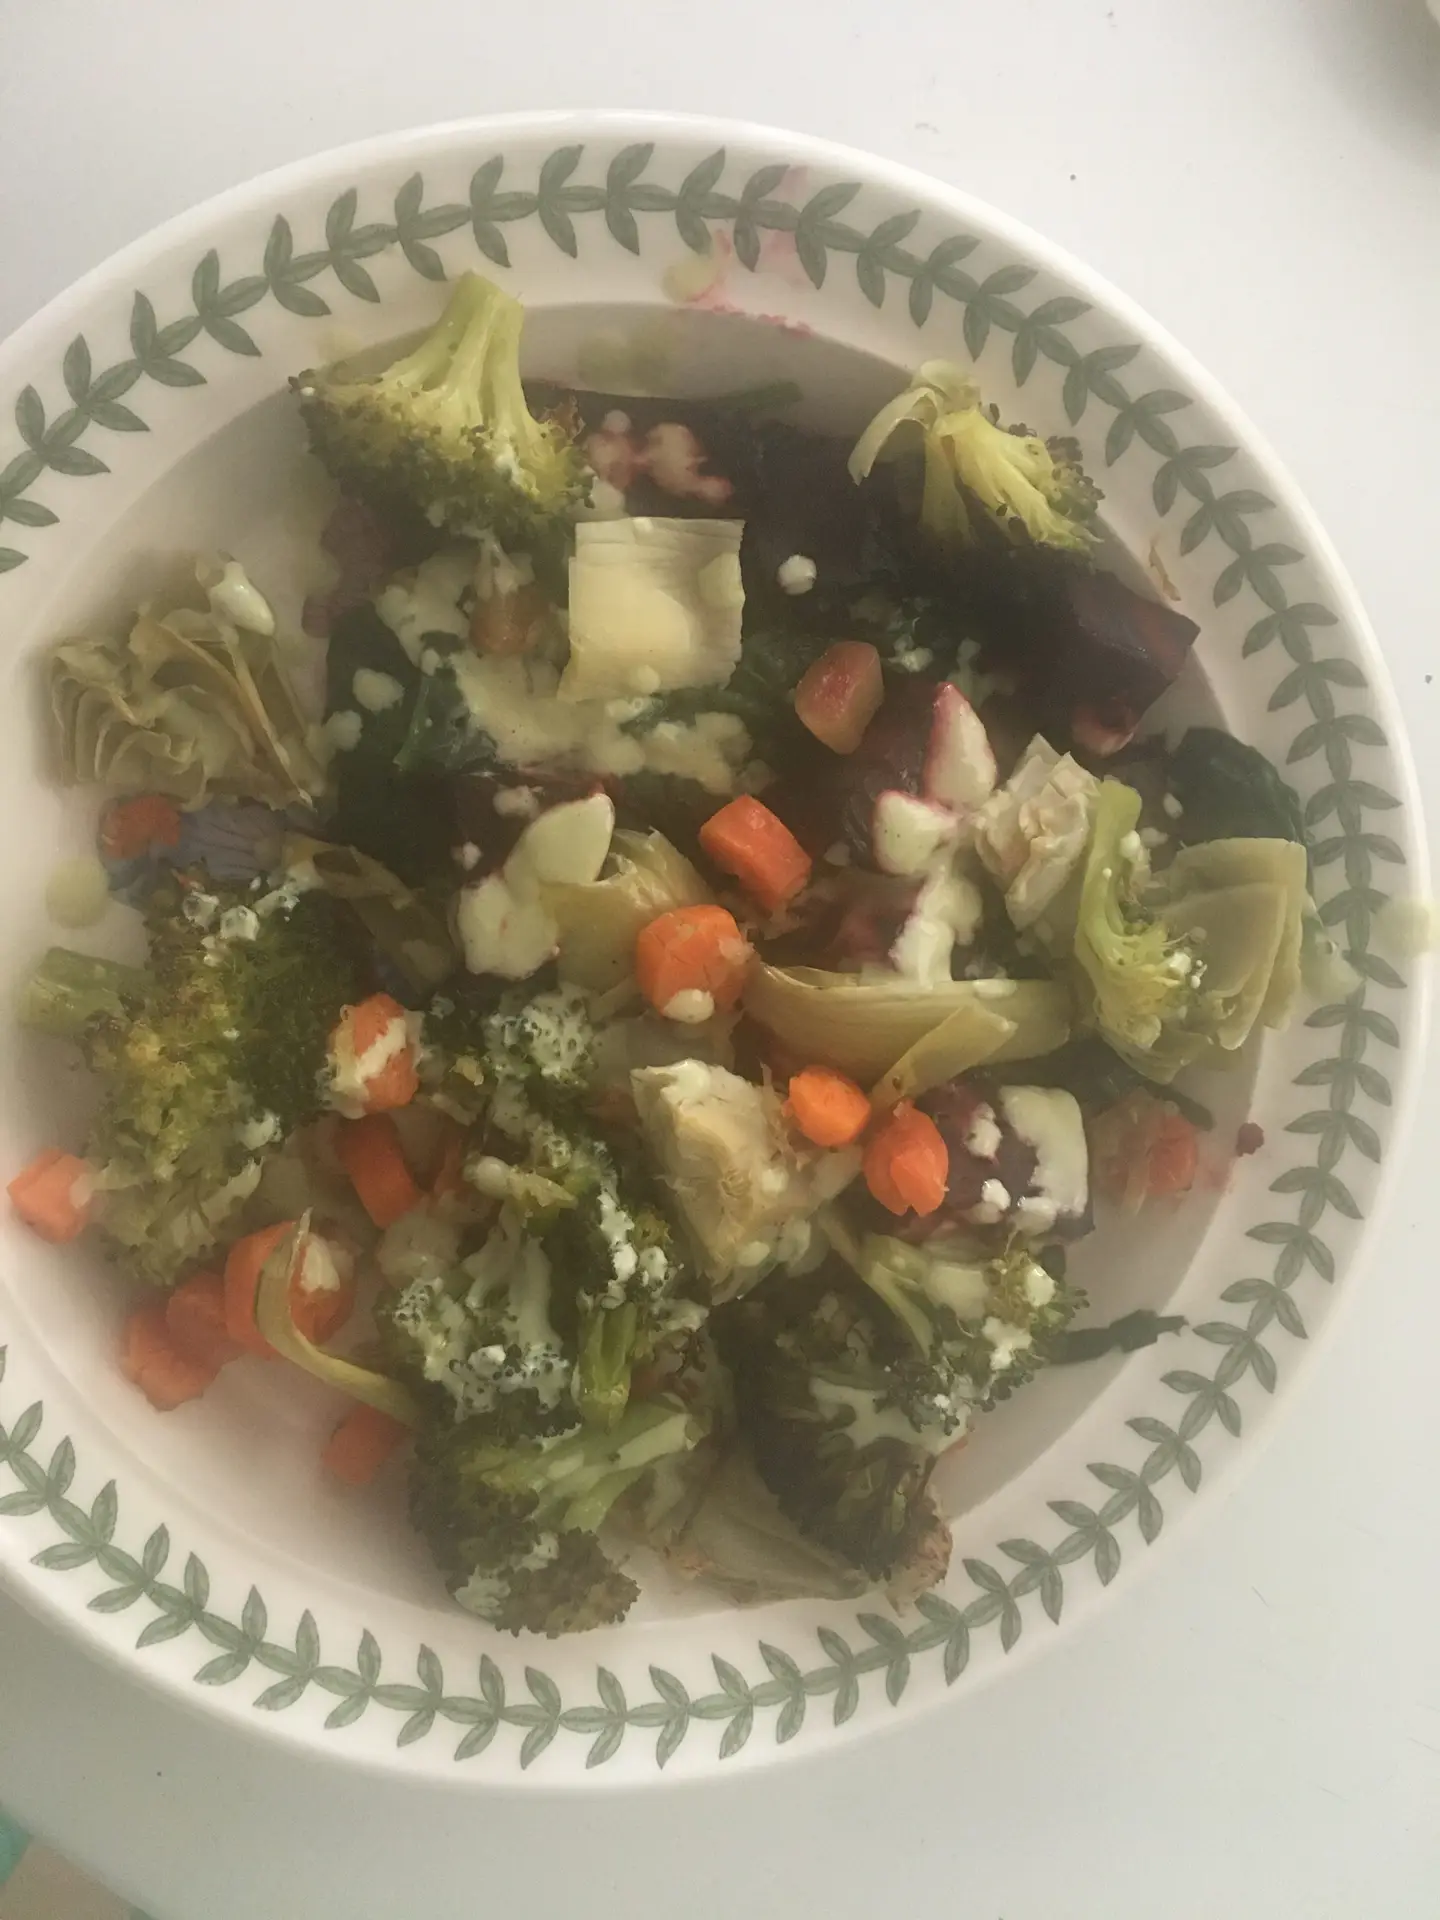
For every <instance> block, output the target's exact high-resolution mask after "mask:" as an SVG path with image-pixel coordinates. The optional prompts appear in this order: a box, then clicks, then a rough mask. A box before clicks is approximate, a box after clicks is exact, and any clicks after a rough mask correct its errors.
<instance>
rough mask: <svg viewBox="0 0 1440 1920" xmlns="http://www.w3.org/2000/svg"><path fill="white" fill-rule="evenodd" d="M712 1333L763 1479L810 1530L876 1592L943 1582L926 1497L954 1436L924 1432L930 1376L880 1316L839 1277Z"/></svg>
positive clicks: (777, 1290) (816, 1278)
mask: <svg viewBox="0 0 1440 1920" xmlns="http://www.w3.org/2000/svg"><path fill="white" fill-rule="evenodd" d="M712 1324H713V1326H714V1329H715V1335H716V1339H717V1341H718V1342H719V1345H720V1350H721V1352H722V1354H723V1355H724V1357H725V1358H726V1360H727V1361H728V1362H729V1365H730V1368H731V1371H732V1374H733V1376H734V1381H735V1395H736V1402H737V1405H738V1407H739V1413H740V1427H741V1431H742V1432H743V1433H744V1434H745V1435H746V1436H747V1438H748V1440H749V1443H750V1446H751V1449H752V1452H753V1455H754V1460H755V1464H756V1466H757V1468H758V1469H759V1472H760V1476H761V1478H762V1479H763V1480H764V1482H765V1484H766V1486H767V1487H769V1489H770V1491H771V1492H772V1493H773V1494H774V1495H775V1497H776V1499H777V1500H778V1501H779V1503H780V1506H781V1508H782V1510H783V1511H784V1512H785V1513H786V1514H787V1515H788V1516H789V1517H790V1519H791V1520H793V1521H794V1523H795V1524H796V1525H797V1526H798V1527H799V1528H800V1529H801V1531H802V1532H803V1533H805V1534H807V1535H808V1536H809V1537H810V1538H811V1539H814V1540H817V1541H819V1542H820V1543H821V1545H822V1546H825V1547H827V1548H829V1549H830V1550H831V1551H832V1552H834V1553H837V1554H839V1555H840V1556H841V1557H842V1558H843V1559H845V1560H846V1561H848V1562H849V1563H850V1565H852V1566H855V1567H858V1568H860V1569H861V1570H862V1571H863V1572H864V1573H866V1574H867V1575H868V1576H869V1577H870V1578H871V1579H872V1580H889V1579H892V1578H893V1577H894V1576H895V1575H896V1574H897V1572H900V1571H901V1570H902V1569H904V1568H906V1567H908V1566H911V1565H918V1564H921V1563H928V1564H932V1565H934V1566H935V1567H936V1568H937V1569H938V1571H939V1572H943V1570H944V1565H945V1562H946V1561H947V1560H948V1557H949V1554H948V1535H947V1533H946V1530H945V1527H944V1522H943V1521H942V1520H941V1519H940V1516H939V1514H938V1512H937V1511H936V1508H935V1505H934V1502H933V1501H932V1500H931V1498H930V1496H929V1493H928V1491H927V1488H928V1485H929V1481H930V1475H931V1472H932V1470H933V1468H934V1463H935V1459H936V1456H937V1454H938V1453H939V1452H940V1451H941V1449H942V1448H943V1447H944V1446H945V1445H946V1443H947V1441H948V1439H949V1437H950V1430H949V1429H948V1428H947V1426H946V1424H945V1421H944V1419H943V1418H938V1417H936V1416H935V1414H934V1413H933V1412H932V1413H931V1417H930V1419H929V1420H928V1421H927V1420H926V1418H925V1415H926V1411H927V1410H926V1408H925V1405H924V1402H925V1398H926V1395H927V1393H928V1391H929V1390H930V1379H929V1376H928V1371H927V1369H926V1368H925V1367H924V1365H923V1364H921V1363H920V1362H918V1361H917V1359H916V1358H915V1356H913V1355H912V1354H909V1353H907V1351H906V1343H905V1337H904V1334H903V1331H902V1330H901V1329H900V1328H899V1327H898V1325H897V1324H896V1323H895V1322H894V1321H893V1320H892V1319H891V1317H890V1316H889V1315H888V1314H887V1313H885V1312H884V1310H883V1309H882V1308H880V1306H879V1305H878V1303H877V1302H875V1301H874V1300H872V1299H870V1298H869V1297H868V1296H867V1295H866V1294H865V1292H864V1290H863V1288H861V1287H860V1286H858V1285H857V1283H856V1282H855V1281H854V1280H853V1279H852V1278H850V1277H849V1276H848V1275H846V1274H844V1273H843V1272H839V1271H836V1270H835V1269H834V1268H831V1269H828V1270H826V1271H824V1272H822V1273H820V1274H816V1275H810V1276H806V1277H805V1278H804V1279H801V1280H794V1279H790V1280H781V1279H778V1278H772V1279H771V1280H769V1281H767V1282H766V1283H765V1284H764V1285H763V1286H761V1287H758V1288H757V1289H756V1290H755V1291H754V1292H753V1293H751V1294H749V1295H747V1296H746V1297H745V1298H744V1299H742V1300H738V1301H735V1302H733V1303H731V1304H730V1305H728V1306H726V1307H723V1308H721V1309H720V1310H719V1311H718V1312H717V1313H716V1315H715V1316H714V1320H713V1323H712ZM942 1545H943V1550H941V1549H942Z"/></svg>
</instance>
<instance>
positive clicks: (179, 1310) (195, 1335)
mask: <svg viewBox="0 0 1440 1920" xmlns="http://www.w3.org/2000/svg"><path fill="white" fill-rule="evenodd" d="M165 1328H166V1332H167V1333H168V1335H169V1337H170V1343H171V1345H172V1346H173V1347H174V1348H175V1350H176V1352H177V1353H180V1354H183V1355H184V1357H185V1358H186V1359H187V1360H193V1361H194V1362H195V1364H196V1365H197V1366H201V1367H208V1366H213V1367H217V1368H219V1367H223V1366H224V1365H225V1364H226V1362H227V1361H229V1360H234V1359H236V1358H237V1357H238V1356H239V1354H241V1353H242V1352H243V1351H244V1349H243V1348H242V1347H241V1346H240V1345H239V1344H238V1343H237V1342H236V1341H234V1340H232V1339H231V1338H230V1335H229V1333H228V1332H227V1331H226V1328H225V1282H224V1280H223V1279H222V1278H221V1277H220V1275H219V1274H218V1273H194V1274H191V1276H190V1278H189V1279H188V1280H182V1281H181V1282H180V1284H179V1286H178V1287H176V1288H175V1290H174V1291H173V1292H172V1293H171V1294H170V1295H169V1297H168V1298H167V1300H166V1302H165Z"/></svg>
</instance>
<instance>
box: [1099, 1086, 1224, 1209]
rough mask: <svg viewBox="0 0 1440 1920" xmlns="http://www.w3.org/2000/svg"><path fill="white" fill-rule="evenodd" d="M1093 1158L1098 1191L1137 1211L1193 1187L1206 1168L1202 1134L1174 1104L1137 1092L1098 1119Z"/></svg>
mask: <svg viewBox="0 0 1440 1920" xmlns="http://www.w3.org/2000/svg"><path fill="white" fill-rule="evenodd" d="M1090 1157H1091V1163H1092V1167H1093V1180H1094V1185H1095V1190H1096V1192H1097V1193H1102V1194H1104V1195H1105V1197H1106V1199H1108V1200H1114V1201H1116V1202H1117V1203H1118V1204H1119V1205H1120V1206H1121V1207H1123V1208H1124V1209H1125V1211H1126V1212H1127V1213H1136V1212H1138V1211H1139V1209H1140V1208H1141V1207H1142V1206H1143V1205H1144V1203H1145V1202H1146V1200H1160V1199H1166V1198H1173V1197H1175V1196H1178V1195H1180V1194H1182V1193H1188V1192H1189V1191H1190V1189H1191V1188H1192V1187H1193V1186H1194V1184H1195V1180H1196V1176H1197V1174H1198V1172H1199V1168H1200V1135H1199V1132H1198V1130H1197V1129H1196V1127H1195V1124H1194V1122H1193V1121H1190V1120H1187V1119H1186V1118H1185V1116H1184V1114H1183V1113H1180V1112H1178V1111H1177V1110H1176V1108H1174V1107H1172V1106H1170V1105H1169V1103H1168V1102H1166V1101H1163V1100H1157V1099H1156V1098H1155V1096H1154V1095H1153V1094H1149V1093H1144V1092H1140V1093H1133V1094H1131V1095H1130V1096H1129V1097H1128V1098H1127V1099H1125V1100H1122V1101H1120V1102H1119V1103H1118V1105H1116V1106H1113V1107H1111V1108H1109V1109H1108V1111H1106V1112H1105V1113H1102V1114H1101V1115H1100V1117H1099V1118H1098V1119H1097V1120H1096V1121H1095V1122H1094V1123H1093V1125H1092V1128H1091V1155H1090Z"/></svg>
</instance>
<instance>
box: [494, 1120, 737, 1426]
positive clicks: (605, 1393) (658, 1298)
mask: <svg viewBox="0 0 1440 1920" xmlns="http://www.w3.org/2000/svg"><path fill="white" fill-rule="evenodd" d="M526 1157H527V1164H528V1166H529V1168H531V1169H532V1170H533V1171H535V1172H538V1173H539V1174H541V1175H542V1176H544V1178H545V1179H547V1180H549V1181H553V1182H554V1184H555V1185H556V1186H558V1187H559V1188H560V1189H561V1191H562V1192H563V1193H564V1194H565V1195H566V1196H567V1200H568V1204H567V1205H565V1206H562V1207H558V1208H556V1209H554V1210H552V1211H549V1212H547V1213H545V1214H544V1216H543V1217H542V1218H540V1219H537V1220H536V1222H535V1223H534V1230H535V1231H536V1232H537V1233H539V1234H540V1236H541V1238H542V1240H543V1243H544V1246H545V1248H546V1250H547V1252H548V1253H549V1255H550V1258H551V1261H552V1263H553V1266H554V1269H555V1271H556V1273H557V1274H560V1275H563V1276H565V1279H566V1281H567V1283H568V1286H569V1289H570V1293H571V1300H572V1310H573V1314H574V1320H575V1338H576V1346H577V1350H578V1358H577V1365H576V1374H575V1395H576V1399H577V1401H578V1403H579V1406H580V1411H581V1413H582V1415H583V1417H584V1418H585V1419H586V1420H587V1421H590V1422H594V1423H595V1424H597V1425H601V1426H610V1425H613V1424H614V1423H615V1421H617V1420H618V1419H619V1418H620V1416H621V1414H622V1413H623V1412H624V1410H625V1405H626V1401H627V1400H628V1398H629V1395H630V1383H631V1379H632V1376H633V1374H634V1373H635V1370H636V1369H637V1368H638V1367H640V1366H643V1365H645V1364H647V1363H648V1362H650V1361H652V1360H654V1359H655V1357H656V1356H657V1354H658V1353H660V1351H661V1350H662V1348H675V1347H677V1346H683V1345H684V1343H685V1342H686V1341H687V1340H688V1338H689V1336H690V1335H691V1334H692V1333H694V1331H695V1330H696V1328H697V1327H698V1326H699V1325H700V1323H701V1321H702V1320H703V1318H704V1310H703V1309H702V1308H701V1307H700V1306H699V1305H698V1303H696V1302H694V1301H691V1300H689V1299H686V1298H684V1297H683V1295H684V1289H685V1287H686V1285H687V1284H688V1282H689V1280H690V1272H689V1268H688V1266H687V1265H686V1262H685V1260H684V1257H683V1255H682V1254H681V1251H680V1249H679V1246H678V1245H677V1243H676V1240H675V1236H674V1234H673V1232H672V1230H671V1227H670V1223H669V1221H668V1220H667V1219H666V1218H665V1216H664V1214H662V1213H661V1211H660V1209H659V1208H658V1207H657V1206H656V1205H655V1204H654V1202H653V1200H652V1199H651V1198H650V1195H649V1193H648V1191H647V1186H646V1183H645V1180H644V1178H643V1175H642V1174H641V1172H640V1169H639V1168H638V1166H636V1165H634V1164H632V1163H631V1162H630V1161H629V1160H622V1159H621V1158H619V1157H617V1155H616V1154H615V1153H614V1152H613V1151H612V1150H611V1148H610V1146H609V1145H608V1144H607V1143H606V1141H605V1140H603V1139H602V1138H601V1136H600V1135H599V1133H598V1132H596V1131H595V1130H594V1129H593V1128H591V1127H588V1126H586V1125H584V1124H582V1123H579V1122H570V1123H567V1124H566V1125H565V1126H564V1127H561V1126H557V1125H555V1124H554V1123H552V1122H550V1121H537V1122H536V1124H535V1125H534V1126H533V1127H532V1129H531V1130H530V1132H529V1135H528V1141H527V1156H526Z"/></svg>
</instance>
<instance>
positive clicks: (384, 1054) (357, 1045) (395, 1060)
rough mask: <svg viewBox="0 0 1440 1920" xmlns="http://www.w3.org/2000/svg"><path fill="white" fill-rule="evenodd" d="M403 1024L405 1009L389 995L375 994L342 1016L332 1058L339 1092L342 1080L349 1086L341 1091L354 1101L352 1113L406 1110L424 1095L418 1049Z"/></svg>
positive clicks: (332, 1041) (336, 1032)
mask: <svg viewBox="0 0 1440 1920" xmlns="http://www.w3.org/2000/svg"><path fill="white" fill-rule="evenodd" d="M404 1021H405V1009H404V1007H402V1006H401V1004H400V1002H399V1001H398V1000H394V999H392V998H391V996H390V995H389V994H388V993H372V994H371V995H370V997H369V998H368V999H366V1000H362V1001H360V1003H359V1004H358V1005H357V1006H353V1007H347V1008H346V1009H345V1011H344V1013H342V1014H341V1016H340V1019H339V1022H338V1024H337V1026H336V1028H335V1031H334V1032H333V1033H332V1034H331V1036H330V1054H331V1058H332V1060H334V1061H335V1062H336V1065H337V1069H338V1071H337V1074H336V1080H337V1088H338V1086H339V1083H340V1082H341V1081H342V1080H348V1081H349V1082H350V1084H349V1085H347V1086H345V1087H344V1088H343V1091H344V1093H345V1095H346V1097H347V1098H351V1099H353V1100H354V1101H355V1107H353V1108H352V1109H351V1111H352V1112H353V1111H355V1110H356V1109H357V1108H358V1110H359V1111H360V1112H363V1113H388V1112H389V1111H391V1110H392V1109H393V1108H395V1107H408V1106H409V1104H410V1102H411V1101H412V1100H413V1099H414V1098H415V1095H416V1094H417V1093H418V1092H419V1091H420V1080H419V1076H418V1075H417V1074H416V1071H415V1043H414V1041H413V1040H412V1039H411V1038H410V1036H409V1033H408V1032H407V1031H406V1030H405V1027H404V1024H403V1023H404ZM397 1023H398V1025H397ZM336 1104H337V1105H339V1104H340V1103H339V1102H338V1101H337V1102H336Z"/></svg>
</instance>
